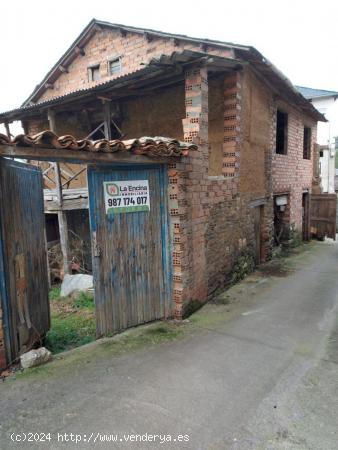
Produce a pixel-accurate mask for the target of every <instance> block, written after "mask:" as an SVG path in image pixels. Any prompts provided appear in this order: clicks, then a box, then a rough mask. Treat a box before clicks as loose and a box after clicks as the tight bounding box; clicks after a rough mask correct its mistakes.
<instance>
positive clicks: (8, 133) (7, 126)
mask: <svg viewBox="0 0 338 450" xmlns="http://www.w3.org/2000/svg"><path fill="white" fill-rule="evenodd" d="M4 125H5V129H6V134H7V136H8V137H9V138H11V137H12V135H11V131H10V129H9V123H8V122H5V124H4Z"/></svg>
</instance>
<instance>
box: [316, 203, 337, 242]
mask: <svg viewBox="0 0 338 450" xmlns="http://www.w3.org/2000/svg"><path fill="white" fill-rule="evenodd" d="M336 207H337V196H336V194H312V195H311V197H310V226H311V229H312V232H313V233H314V234H316V235H317V236H318V237H325V236H327V237H330V238H332V239H336Z"/></svg>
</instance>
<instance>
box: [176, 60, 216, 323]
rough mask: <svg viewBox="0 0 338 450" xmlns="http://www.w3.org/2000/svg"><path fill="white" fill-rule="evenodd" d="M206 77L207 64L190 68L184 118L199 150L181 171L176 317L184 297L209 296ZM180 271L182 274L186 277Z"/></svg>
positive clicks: (187, 139)
mask: <svg viewBox="0 0 338 450" xmlns="http://www.w3.org/2000/svg"><path fill="white" fill-rule="evenodd" d="M207 77H208V74H207V69H206V68H196V69H191V70H189V71H188V72H186V75H185V105H186V117H185V118H184V119H183V121H182V122H183V132H184V140H185V142H194V143H196V144H197V145H198V150H197V151H195V152H191V153H190V157H189V160H188V162H187V163H186V164H185V169H184V172H183V173H184V175H183V173H182V176H181V177H180V178H178V190H177V194H178V198H177V201H178V209H179V218H177V220H176V218H175V225H174V226H175V227H177V230H179V232H177V233H176V235H175V237H174V245H176V246H178V245H179V249H180V253H177V252H176V251H174V258H173V260H174V268H175V270H174V301H175V316H176V317H177V318H180V317H181V316H182V307H183V301H184V300H197V301H201V302H202V301H204V300H205V299H206V296H207V280H206V273H207V271H206V258H205V226H206V220H205V217H206V214H207V210H206V208H205V205H203V204H202V203H201V199H200V193H201V192H202V191H205V190H206V185H207V181H206V178H207V173H208V159H209V146H208V79H207ZM171 182H173V179H172V181H171ZM178 221H179V223H178ZM178 256H179V257H180V258H179V259H178ZM180 274H183V277H182V276H181V275H180ZM179 280H181V281H179Z"/></svg>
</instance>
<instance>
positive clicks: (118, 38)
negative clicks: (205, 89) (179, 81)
mask: <svg viewBox="0 0 338 450" xmlns="http://www.w3.org/2000/svg"><path fill="white" fill-rule="evenodd" d="M183 50H196V51H202V50H201V47H200V45H199V44H198V43H196V44H195V43H191V42H184V41H183V40H179V41H176V40H171V39H168V38H166V39H165V38H158V37H152V39H151V41H148V40H147V37H146V36H144V35H142V34H138V33H131V32H127V34H126V35H125V36H122V35H121V33H120V32H119V31H118V30H111V29H104V28H103V29H102V30H100V31H97V32H96V33H95V35H94V36H93V37H92V38H91V39H90V41H89V42H88V43H87V45H86V46H85V47H84V51H85V55H84V56H81V55H78V56H77V58H76V59H75V60H74V61H73V62H72V63H71V64H70V66H69V67H68V68H67V70H68V73H62V74H61V75H60V77H59V78H58V79H57V81H56V82H55V83H54V86H53V89H48V90H47V91H45V93H44V94H43V95H42V96H41V97H40V98H39V101H43V100H47V99H50V98H53V97H57V96H59V95H63V94H66V93H68V92H71V91H74V90H77V89H81V88H88V87H91V86H94V85H95V84H97V83H99V82H102V81H105V80H109V79H113V78H114V77H116V76H119V75H124V74H126V73H130V72H133V71H135V70H138V69H140V68H142V65H141V64H142V63H147V62H149V61H150V60H151V59H152V58H156V57H159V56H161V55H162V54H171V53H173V52H175V51H178V52H181V51H183ZM203 51H208V53H210V54H213V55H221V56H226V57H233V51H232V50H231V49H226V48H215V47H211V46H210V47H208V48H203ZM116 57H122V71H121V73H119V74H118V75H115V76H111V75H109V73H108V61H109V60H110V59H112V58H116ZM96 64H100V80H99V81H97V82H90V81H89V80H88V67H89V66H92V65H96Z"/></svg>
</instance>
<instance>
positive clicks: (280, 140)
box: [276, 109, 288, 155]
mask: <svg viewBox="0 0 338 450" xmlns="http://www.w3.org/2000/svg"><path fill="white" fill-rule="evenodd" d="M287 151H288V115H287V113H284V112H283V111H280V110H279V109H277V126H276V153H279V154H280V155H286V154H287Z"/></svg>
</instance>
